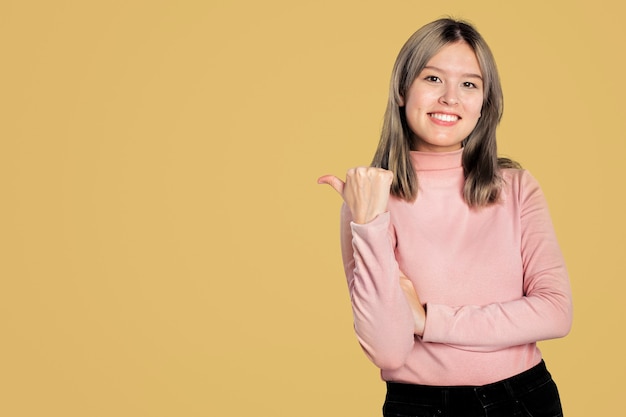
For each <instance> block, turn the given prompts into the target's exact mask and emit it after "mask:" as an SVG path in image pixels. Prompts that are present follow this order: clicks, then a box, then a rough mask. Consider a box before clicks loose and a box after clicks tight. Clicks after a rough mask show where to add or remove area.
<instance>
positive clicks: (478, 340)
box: [318, 19, 572, 417]
mask: <svg viewBox="0 0 626 417" xmlns="http://www.w3.org/2000/svg"><path fill="white" fill-rule="evenodd" d="M501 116H502V92H501V87H500V81H499V77H498V73H497V70H496V65H495V61H494V59H493V56H492V54H491V52H490V51H489V48H488V46H487V44H486V43H485V41H484V40H483V39H482V37H481V36H480V34H479V33H478V32H477V31H476V30H475V29H474V28H473V27H472V26H470V25H469V24H467V23H465V22H462V21H455V20H452V19H441V20H438V21H435V22H433V23H430V24H428V25H426V26H424V27H423V28H421V29H420V30H418V31H417V32H416V33H415V34H414V35H413V36H412V37H411V38H410V39H409V40H408V41H407V43H406V44H405V45H404V46H403V48H402V50H401V51H400V54H399V56H398V58H397V60H396V64H395V66H394V70H393V75H392V80H391V87H390V94H389V100H388V104H387V111H386V113H385V122H384V126H383V131H382V134H381V139H380V142H379V145H378V149H377V151H376V154H375V156H374V160H373V163H372V166H371V167H357V168H353V169H350V170H349V171H348V172H347V175H346V181H345V183H344V182H343V181H342V180H340V179H339V178H337V177H335V176H331V175H328V176H324V177H321V178H320V179H319V180H318V181H319V182H320V183H326V184H329V185H331V186H332V187H333V188H334V189H335V190H336V191H337V192H339V194H341V196H342V198H343V200H344V202H345V204H344V205H343V208H342V212H341V218H342V220H341V224H342V229H341V243H342V253H343V262H344V267H345V274H346V277H347V281H348V287H349V290H350V295H351V301H352V307H353V315H354V327H355V330H356V334H357V338H358V340H359V342H360V344H361V346H362V347H363V350H364V351H365V353H366V355H367V356H368V357H369V358H370V359H371V360H372V362H374V364H376V365H377V366H378V367H379V368H380V369H381V375H382V378H383V379H384V380H385V381H386V382H387V397H386V400H385V404H384V407H383V413H384V415H385V416H432V415H441V416H456V417H464V416H465V417H470V416H471V417H479V416H490V417H505V416H506V417H509V416H513V415H516V416H518V415H519V416H534V417H541V416H545V417H558V416H561V415H562V409H561V403H560V398H559V394H558V390H557V388H556V384H555V383H554V381H553V380H552V377H551V375H550V373H549V372H548V370H547V368H546V366H545V363H544V361H543V359H542V355H541V352H540V351H539V349H538V347H537V342H538V341H540V340H546V339H552V338H558V337H563V336H565V335H566V334H567V333H568V332H569V330H570V326H571V320H572V303H571V290H570V285H569V278H568V274H567V271H566V269H565V264H564V260H563V256H562V254H561V250H560V248H559V245H558V243H557V240H556V236H555V233H554V230H553V227H552V223H551V220H550V215H549V213H548V209H547V204H546V201H545V199H544V197H543V194H542V192H541V189H540V187H539V185H538V184H537V182H536V181H535V180H534V178H533V177H532V176H531V175H530V174H529V173H528V172H526V171H524V170H522V169H521V168H520V167H519V166H518V165H517V164H515V163H513V162H512V161H510V160H508V159H499V158H498V157H497V148H496V137H495V132H496V126H497V125H498V123H499V121H500V118H501ZM418 179H419V181H418Z"/></svg>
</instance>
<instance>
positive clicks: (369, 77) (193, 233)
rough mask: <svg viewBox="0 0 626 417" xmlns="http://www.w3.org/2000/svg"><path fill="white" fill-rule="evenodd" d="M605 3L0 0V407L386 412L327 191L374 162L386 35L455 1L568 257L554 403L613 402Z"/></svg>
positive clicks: (618, 349) (618, 67)
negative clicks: (354, 318) (570, 324)
mask: <svg viewBox="0 0 626 417" xmlns="http://www.w3.org/2000/svg"><path fill="white" fill-rule="evenodd" d="M618 4H619V2H617V1H608V0H596V1H572V0H568V1H552V2H549V1H538V0H533V1H526V2H506V1H482V2H481V1H467V0H457V1H449V2H446V4H445V6H444V5H442V3H441V2H423V1H385V2H383V1H377V2H374V1H363V0H347V1H338V0H332V1H331V0H320V1H315V2H313V1H310V2H298V1H293V0H289V1H287V0H284V1H279V0H266V1H252V0H246V1H174V0H150V1H137V0H124V1H122V0H113V1H110V0H109V1H87V0H85V1H78V0H76V1H68V0H57V1H43V0H40V1H28V0H26V1H17V0H16V1H7V0H4V1H2V2H0V48H1V49H0V51H1V64H0V189H1V193H2V194H1V203H0V212H1V215H0V337H1V339H0V415H2V416H11V417H17V416H64V417H72V416H81V417H84V416H155V417H156V416H244V415H254V416H379V415H380V407H381V404H382V400H383V393H384V386H383V384H382V383H381V382H380V380H379V377H378V371H377V370H376V369H375V368H374V366H373V365H371V364H370V363H369V362H368V361H367V359H366V358H365V356H364V355H363V354H362V352H361V350H360V348H359V347H358V344H357V342H356V338H355V337H354V335H353V333H352V323H351V312H350V306H349V300H348V295H347V289H346V286H345V282H344V277H343V270H342V266H341V263H340V255H339V245H338V227H337V226H338V210H339V205H340V200H339V198H338V196H337V195H335V194H334V192H332V190H330V189H329V188H327V187H321V186H317V185H316V183H315V180H316V178H317V177H318V176H319V175H321V174H325V173H335V174H338V175H342V174H343V173H344V172H345V170H346V169H347V168H349V167H351V166H354V165H360V164H367V163H369V161H370V158H371V156H372V154H373V151H374V148H375V146H376V143H377V137H378V133H379V130H380V126H381V120H382V114H383V111H384V106H385V101H386V94H387V85H388V80H389V75H390V72H391V67H392V65H393V61H394V59H395V56H396V54H397V52H398V50H399V49H400V46H401V45H402V43H404V41H405V40H406V39H407V38H408V36H409V35H410V34H411V33H413V31H414V30H416V29H417V28H418V27H420V26H422V25H423V24H425V23H427V22H429V21H431V20H433V19H435V18H438V17H441V16H443V15H447V14H451V15H453V16H456V17H462V18H466V19H468V20H470V21H471V22H473V23H474V24H475V25H476V26H477V27H478V29H479V30H480V31H481V33H482V34H483V35H484V36H485V38H486V39H487V41H488V42H489V44H490V45H491V47H492V49H493V52H494V54H495V55H496V58H497V61H498V65H499V68H500V72H501V76H502V82H503V86H504V91H505V100H506V101H505V103H506V104H505V117H504V120H503V123H502V126H501V128H500V131H499V138H500V151H501V153H502V154H505V155H508V156H511V157H513V158H515V159H517V160H519V161H520V162H521V163H522V164H523V165H524V166H525V167H526V168H528V169H530V170H531V172H533V174H534V175H535V176H536V177H537V178H538V179H539V181H540V182H541V184H542V186H543V188H544V191H545V193H546V194H547V197H548V200H549V203H550V207H551V212H552V215H553V219H554V223H555V227H556V229H557V233H558V236H559V240H560V242H561V244H562V249H563V251H564V253H565V256H566V259H567V262H568V267H569V270H570V273H571V281H572V286H573V290H574V296H575V322H574V328H573V330H572V332H571V334H570V335H569V336H568V337H567V338H565V339H561V340H556V341H549V342H545V343H542V344H541V346H542V349H543V351H544V354H545V357H546V360H547V362H548V365H549V367H550V369H551V370H552V373H553V375H554V376H555V379H556V380H557V383H558V384H559V386H560V390H561V395H562V399H563V403H564V407H565V411H566V415H567V416H568V417H577V416H579V417H589V416H608V415H619V413H620V412H622V411H621V410H623V408H621V409H620V408H618V407H621V405H622V404H623V399H622V398H621V397H622V396H623V388H624V378H625V377H626V359H625V358H624V342H625V337H624V329H625V326H624V314H625V313H626V311H625V307H624V304H625V303H624V301H623V299H624V290H625V289H626V286H625V284H624V278H625V274H624V253H626V247H625V246H626V245H625V237H624V236H626V230H625V229H626V228H625V220H624V219H625V216H624V213H625V212H626V207H625V200H624V190H625V187H624V180H625V179H626V176H625V175H624V169H626V166H625V165H626V163H625V162H626V160H625V158H624V154H625V153H624V151H625V144H624V142H625V134H624V132H625V131H626V125H625V120H626V117H625V116H626V115H625V114H624V106H625V104H624V103H625V100H626V80H625V79H624V74H626V68H625V65H624V40H625V39H626V30H625V29H624V25H623V21H624V17H625V13H624V11H623V9H621V8H618Z"/></svg>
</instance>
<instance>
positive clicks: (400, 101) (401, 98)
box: [396, 96, 404, 107]
mask: <svg viewBox="0 0 626 417" xmlns="http://www.w3.org/2000/svg"><path fill="white" fill-rule="evenodd" d="M396 102H397V103H398V106H400V107H404V97H402V96H398V100H397V101H396Z"/></svg>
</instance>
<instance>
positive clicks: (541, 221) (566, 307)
mask: <svg viewBox="0 0 626 417" xmlns="http://www.w3.org/2000/svg"><path fill="white" fill-rule="evenodd" d="M518 198H519V203H520V226H521V251H522V253H521V256H522V264H523V268H524V272H523V279H524V281H523V291H524V296H523V297H522V298H520V299H516V300H512V301H507V302H502V303H493V304H487V305H483V306H470V305H468V306H446V305H441V304H428V305H427V316H426V328H425V332H424V336H423V340H424V341H425V342H437V343H445V344H449V345H453V346H455V347H458V348H460V349H466V350H473V351H494V350H499V349H502V348H507V347H510V346H517V345H523V344H528V343H534V342H537V341H540V340H546V339H553V338H558V337H563V336H565V335H566V334H567V333H568V332H569V330H570V328H571V323H572V296H571V289H570V284H569V278H568V274H567V270H566V268H565V262H564V259H563V255H562V253H561V250H560V248H559V245H558V242H557V239H556V235H555V233H554V228H553V225H552V221H551V219H550V214H549V212H548V207H547V203H546V200H545V198H544V195H543V193H542V191H541V189H540V187H539V184H538V183H537V181H536V180H535V179H534V178H533V177H532V176H531V175H530V174H529V173H528V172H526V171H523V172H522V173H521V179H520V188H519V197H518Z"/></svg>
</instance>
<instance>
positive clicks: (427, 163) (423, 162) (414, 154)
mask: <svg viewBox="0 0 626 417" xmlns="http://www.w3.org/2000/svg"><path fill="white" fill-rule="evenodd" d="M462 157H463V148H461V149H459V150H456V151H452V152H421V151H411V162H413V168H414V169H415V170H417V171H434V170H442V169H451V168H460V167H462V166H463V165H462Z"/></svg>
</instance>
